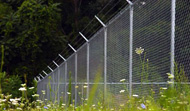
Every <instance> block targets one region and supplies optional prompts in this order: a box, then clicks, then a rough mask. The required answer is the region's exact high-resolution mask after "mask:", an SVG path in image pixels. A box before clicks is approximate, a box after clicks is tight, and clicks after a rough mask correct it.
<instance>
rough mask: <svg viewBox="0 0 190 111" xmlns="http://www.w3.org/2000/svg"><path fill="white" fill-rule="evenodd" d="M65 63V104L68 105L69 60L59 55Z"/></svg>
mask: <svg viewBox="0 0 190 111" xmlns="http://www.w3.org/2000/svg"><path fill="white" fill-rule="evenodd" d="M58 55H59V57H61V58H62V59H63V60H64V62H65V104H66V103H67V60H66V59H65V58H64V57H63V56H62V55H61V54H58Z"/></svg>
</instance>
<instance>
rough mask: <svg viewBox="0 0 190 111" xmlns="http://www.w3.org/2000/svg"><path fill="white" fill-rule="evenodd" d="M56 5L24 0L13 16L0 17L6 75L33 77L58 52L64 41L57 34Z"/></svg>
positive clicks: (42, 1)
mask: <svg viewBox="0 0 190 111" xmlns="http://www.w3.org/2000/svg"><path fill="white" fill-rule="evenodd" d="M59 5H60V4H58V3H52V2H49V3H48V4H47V3H46V2H45V0H25V1H23V2H22V4H21V5H20V6H19V7H18V8H17V10H15V11H14V12H13V11H12V12H11V13H7V14H6V15H3V14H2V15H3V17H2V18H0V21H1V22H0V28H1V29H0V35H1V36H0V43H1V44H4V46H5V50H6V52H5V58H6V59H5V63H6V64H5V67H6V68H8V69H10V70H9V72H7V73H9V74H19V75H23V74H28V75H30V76H31V75H32V76H34V74H36V73H38V72H39V69H41V68H42V67H43V66H44V65H45V64H46V63H47V62H49V61H50V60H52V59H53V57H55V55H56V54H57V53H58V52H61V50H62V49H63V47H64V43H65V39H64V36H63V34H62V32H61V31H60V30H59V24H60V21H61V18H60V13H59V11H60V9H59V8H58V6H59ZM0 6H1V4H0ZM0 8H1V7H0ZM0 16H1V13H0ZM44 54H45V55H44ZM31 78H32V79H33V77H31ZM29 81H32V80H30V78H29Z"/></svg>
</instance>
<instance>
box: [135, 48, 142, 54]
mask: <svg viewBox="0 0 190 111" xmlns="http://www.w3.org/2000/svg"><path fill="white" fill-rule="evenodd" d="M135 52H136V53H137V54H138V55H141V54H142V53H143V52H144V49H142V48H141V47H139V48H136V50H135Z"/></svg>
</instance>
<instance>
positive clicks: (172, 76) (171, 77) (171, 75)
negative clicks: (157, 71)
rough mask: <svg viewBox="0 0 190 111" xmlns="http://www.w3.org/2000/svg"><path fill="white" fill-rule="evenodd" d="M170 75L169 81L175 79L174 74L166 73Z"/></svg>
mask: <svg viewBox="0 0 190 111" xmlns="http://www.w3.org/2000/svg"><path fill="white" fill-rule="evenodd" d="M166 74H167V75H168V78H169V79H173V78H174V75H173V74H170V73H166Z"/></svg>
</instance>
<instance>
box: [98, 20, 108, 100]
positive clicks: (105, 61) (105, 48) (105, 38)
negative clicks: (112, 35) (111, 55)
mask: <svg viewBox="0 0 190 111" xmlns="http://www.w3.org/2000/svg"><path fill="white" fill-rule="evenodd" d="M95 18H96V19H97V20H98V21H99V22H100V23H101V24H102V26H103V27H104V101H105V98H106V95H107V26H106V24H104V23H103V22H102V21H101V20H100V19H99V18H98V17H97V16H95Z"/></svg>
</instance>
